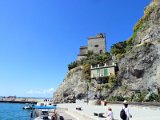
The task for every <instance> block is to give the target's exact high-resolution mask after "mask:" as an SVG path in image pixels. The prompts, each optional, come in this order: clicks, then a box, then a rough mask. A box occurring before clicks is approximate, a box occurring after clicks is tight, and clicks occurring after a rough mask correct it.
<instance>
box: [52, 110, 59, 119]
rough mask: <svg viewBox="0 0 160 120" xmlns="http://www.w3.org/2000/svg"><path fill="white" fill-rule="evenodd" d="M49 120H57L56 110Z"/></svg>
mask: <svg viewBox="0 0 160 120" xmlns="http://www.w3.org/2000/svg"><path fill="white" fill-rule="evenodd" d="M51 120H58V114H57V112H56V110H54V112H53V115H52V117H51Z"/></svg>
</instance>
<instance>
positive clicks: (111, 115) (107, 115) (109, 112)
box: [106, 107, 114, 120]
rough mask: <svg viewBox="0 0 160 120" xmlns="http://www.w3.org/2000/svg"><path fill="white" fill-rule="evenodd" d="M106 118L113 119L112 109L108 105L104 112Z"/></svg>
mask: <svg viewBox="0 0 160 120" xmlns="http://www.w3.org/2000/svg"><path fill="white" fill-rule="evenodd" d="M106 118H107V119H106V120H113V119H114V117H113V112H112V109H111V108H110V107H109V108H108V112H107V114H106Z"/></svg>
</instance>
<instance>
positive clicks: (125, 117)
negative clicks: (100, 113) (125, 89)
mask: <svg viewBox="0 0 160 120" xmlns="http://www.w3.org/2000/svg"><path fill="white" fill-rule="evenodd" d="M120 116H121V119H122V120H129V118H132V115H131V114H130V112H129V108H128V102H127V100H124V102H123V107H122V110H121V113H120Z"/></svg>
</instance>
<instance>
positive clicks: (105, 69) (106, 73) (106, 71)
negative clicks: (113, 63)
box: [104, 68, 108, 76]
mask: <svg viewBox="0 0 160 120" xmlns="http://www.w3.org/2000/svg"><path fill="white" fill-rule="evenodd" d="M104 76H108V69H107V68H104Z"/></svg>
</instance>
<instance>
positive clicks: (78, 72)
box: [54, 66, 95, 102]
mask: <svg viewBox="0 0 160 120" xmlns="http://www.w3.org/2000/svg"><path fill="white" fill-rule="evenodd" d="M82 69H83V68H82V66H79V67H76V68H74V69H72V70H70V71H69V73H68V74H67V76H66V77H65V79H64V80H63V82H62V84H61V85H60V86H59V88H58V89H57V91H56V92H55V93H54V102H69V101H67V100H70V99H72V98H73V97H76V98H77V99H82V98H85V97H86V94H87V87H88V89H89V92H88V93H89V94H90V95H92V93H95V91H94V87H90V85H91V84H90V85H89V84H87V80H86V79H84V78H83V76H82ZM89 87H90V88H89ZM90 91H93V92H90ZM92 96H93V95H92Z"/></svg>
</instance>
